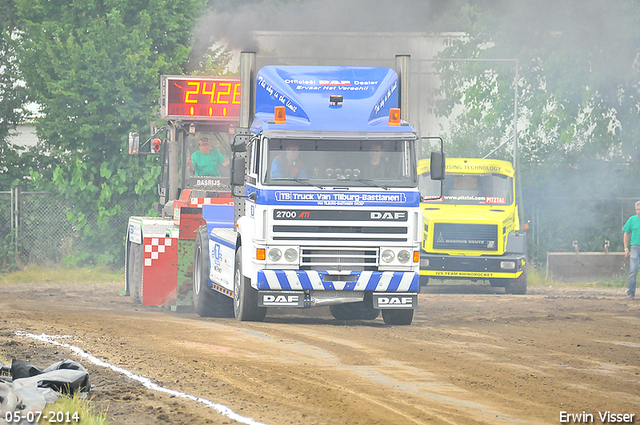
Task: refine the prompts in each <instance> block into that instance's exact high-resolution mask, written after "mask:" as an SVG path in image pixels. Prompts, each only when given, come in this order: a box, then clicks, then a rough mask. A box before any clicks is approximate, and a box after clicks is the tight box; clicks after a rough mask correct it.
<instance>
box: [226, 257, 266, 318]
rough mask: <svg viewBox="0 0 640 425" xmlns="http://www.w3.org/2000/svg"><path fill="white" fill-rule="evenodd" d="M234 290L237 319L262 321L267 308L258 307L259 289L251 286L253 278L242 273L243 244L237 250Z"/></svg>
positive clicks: (234, 306) (234, 308)
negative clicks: (250, 278)
mask: <svg viewBox="0 0 640 425" xmlns="http://www.w3.org/2000/svg"><path fill="white" fill-rule="evenodd" d="M233 291H234V293H233V312H234V314H235V316H236V319H237V320H239V321H241V322H245V321H250V322H262V321H263V320H264V318H265V317H266V315H267V308H266V307H258V291H256V290H255V289H253V288H252V287H251V280H249V279H247V278H246V277H245V276H244V275H243V274H242V246H241V247H239V248H238V251H237V252H236V270H235V274H234V279H233Z"/></svg>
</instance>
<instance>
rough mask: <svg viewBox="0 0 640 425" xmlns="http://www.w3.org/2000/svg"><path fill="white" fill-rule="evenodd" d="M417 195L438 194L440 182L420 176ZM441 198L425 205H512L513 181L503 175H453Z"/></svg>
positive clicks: (448, 179) (448, 175)
mask: <svg viewBox="0 0 640 425" xmlns="http://www.w3.org/2000/svg"><path fill="white" fill-rule="evenodd" d="M419 188H420V194H421V195H422V196H425V197H434V196H438V195H440V182H439V181H435V180H431V176H430V174H429V173H425V174H421V175H420V181H419ZM443 195H444V199H443V200H439V199H438V200H434V201H427V202H435V203H445V204H466V205H511V204H512V203H513V179H512V178H511V177H508V176H504V175H502V174H453V173H447V175H446V177H445V179H444V190H443Z"/></svg>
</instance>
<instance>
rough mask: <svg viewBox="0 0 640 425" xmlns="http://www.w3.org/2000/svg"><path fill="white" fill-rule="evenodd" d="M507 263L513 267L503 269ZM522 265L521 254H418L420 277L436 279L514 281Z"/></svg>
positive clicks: (523, 258)
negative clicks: (473, 255)
mask: <svg viewBox="0 0 640 425" xmlns="http://www.w3.org/2000/svg"><path fill="white" fill-rule="evenodd" d="M509 263H514V266H515V267H513V268H506V267H503V266H504V265H507V264H509ZM524 265H525V256H524V255H523V254H507V255H501V256H488V255H482V256H478V257H464V256H456V255H439V254H429V253H426V252H424V251H422V252H421V253H420V275H421V276H433V277H436V278H462V279H464V278H470V279H515V278H517V277H519V276H520V275H521V274H522V271H523V270H524Z"/></svg>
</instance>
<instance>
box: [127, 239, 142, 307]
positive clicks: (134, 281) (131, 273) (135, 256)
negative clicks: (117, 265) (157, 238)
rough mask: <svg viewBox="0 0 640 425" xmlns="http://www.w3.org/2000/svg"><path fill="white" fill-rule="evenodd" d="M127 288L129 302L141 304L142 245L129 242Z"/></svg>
mask: <svg viewBox="0 0 640 425" xmlns="http://www.w3.org/2000/svg"><path fill="white" fill-rule="evenodd" d="M127 276H128V278H127V280H128V282H127V287H128V289H129V295H130V296H131V301H133V303H134V304H142V245H141V244H137V243H133V242H129V252H128V253H127Z"/></svg>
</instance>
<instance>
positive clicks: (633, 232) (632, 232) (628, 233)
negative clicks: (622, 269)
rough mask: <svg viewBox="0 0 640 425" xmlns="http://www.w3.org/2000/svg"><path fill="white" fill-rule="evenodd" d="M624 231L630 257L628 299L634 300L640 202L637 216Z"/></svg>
mask: <svg viewBox="0 0 640 425" xmlns="http://www.w3.org/2000/svg"><path fill="white" fill-rule="evenodd" d="M622 231H623V232H624V238H623V242H624V256H625V257H630V258H629V280H628V284H629V289H628V290H627V298H629V299H630V300H632V299H634V298H635V296H636V276H637V275H638V263H640V201H638V202H636V215H634V216H631V217H629V220H627V222H626V223H625V225H624V227H623V228H622Z"/></svg>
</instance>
